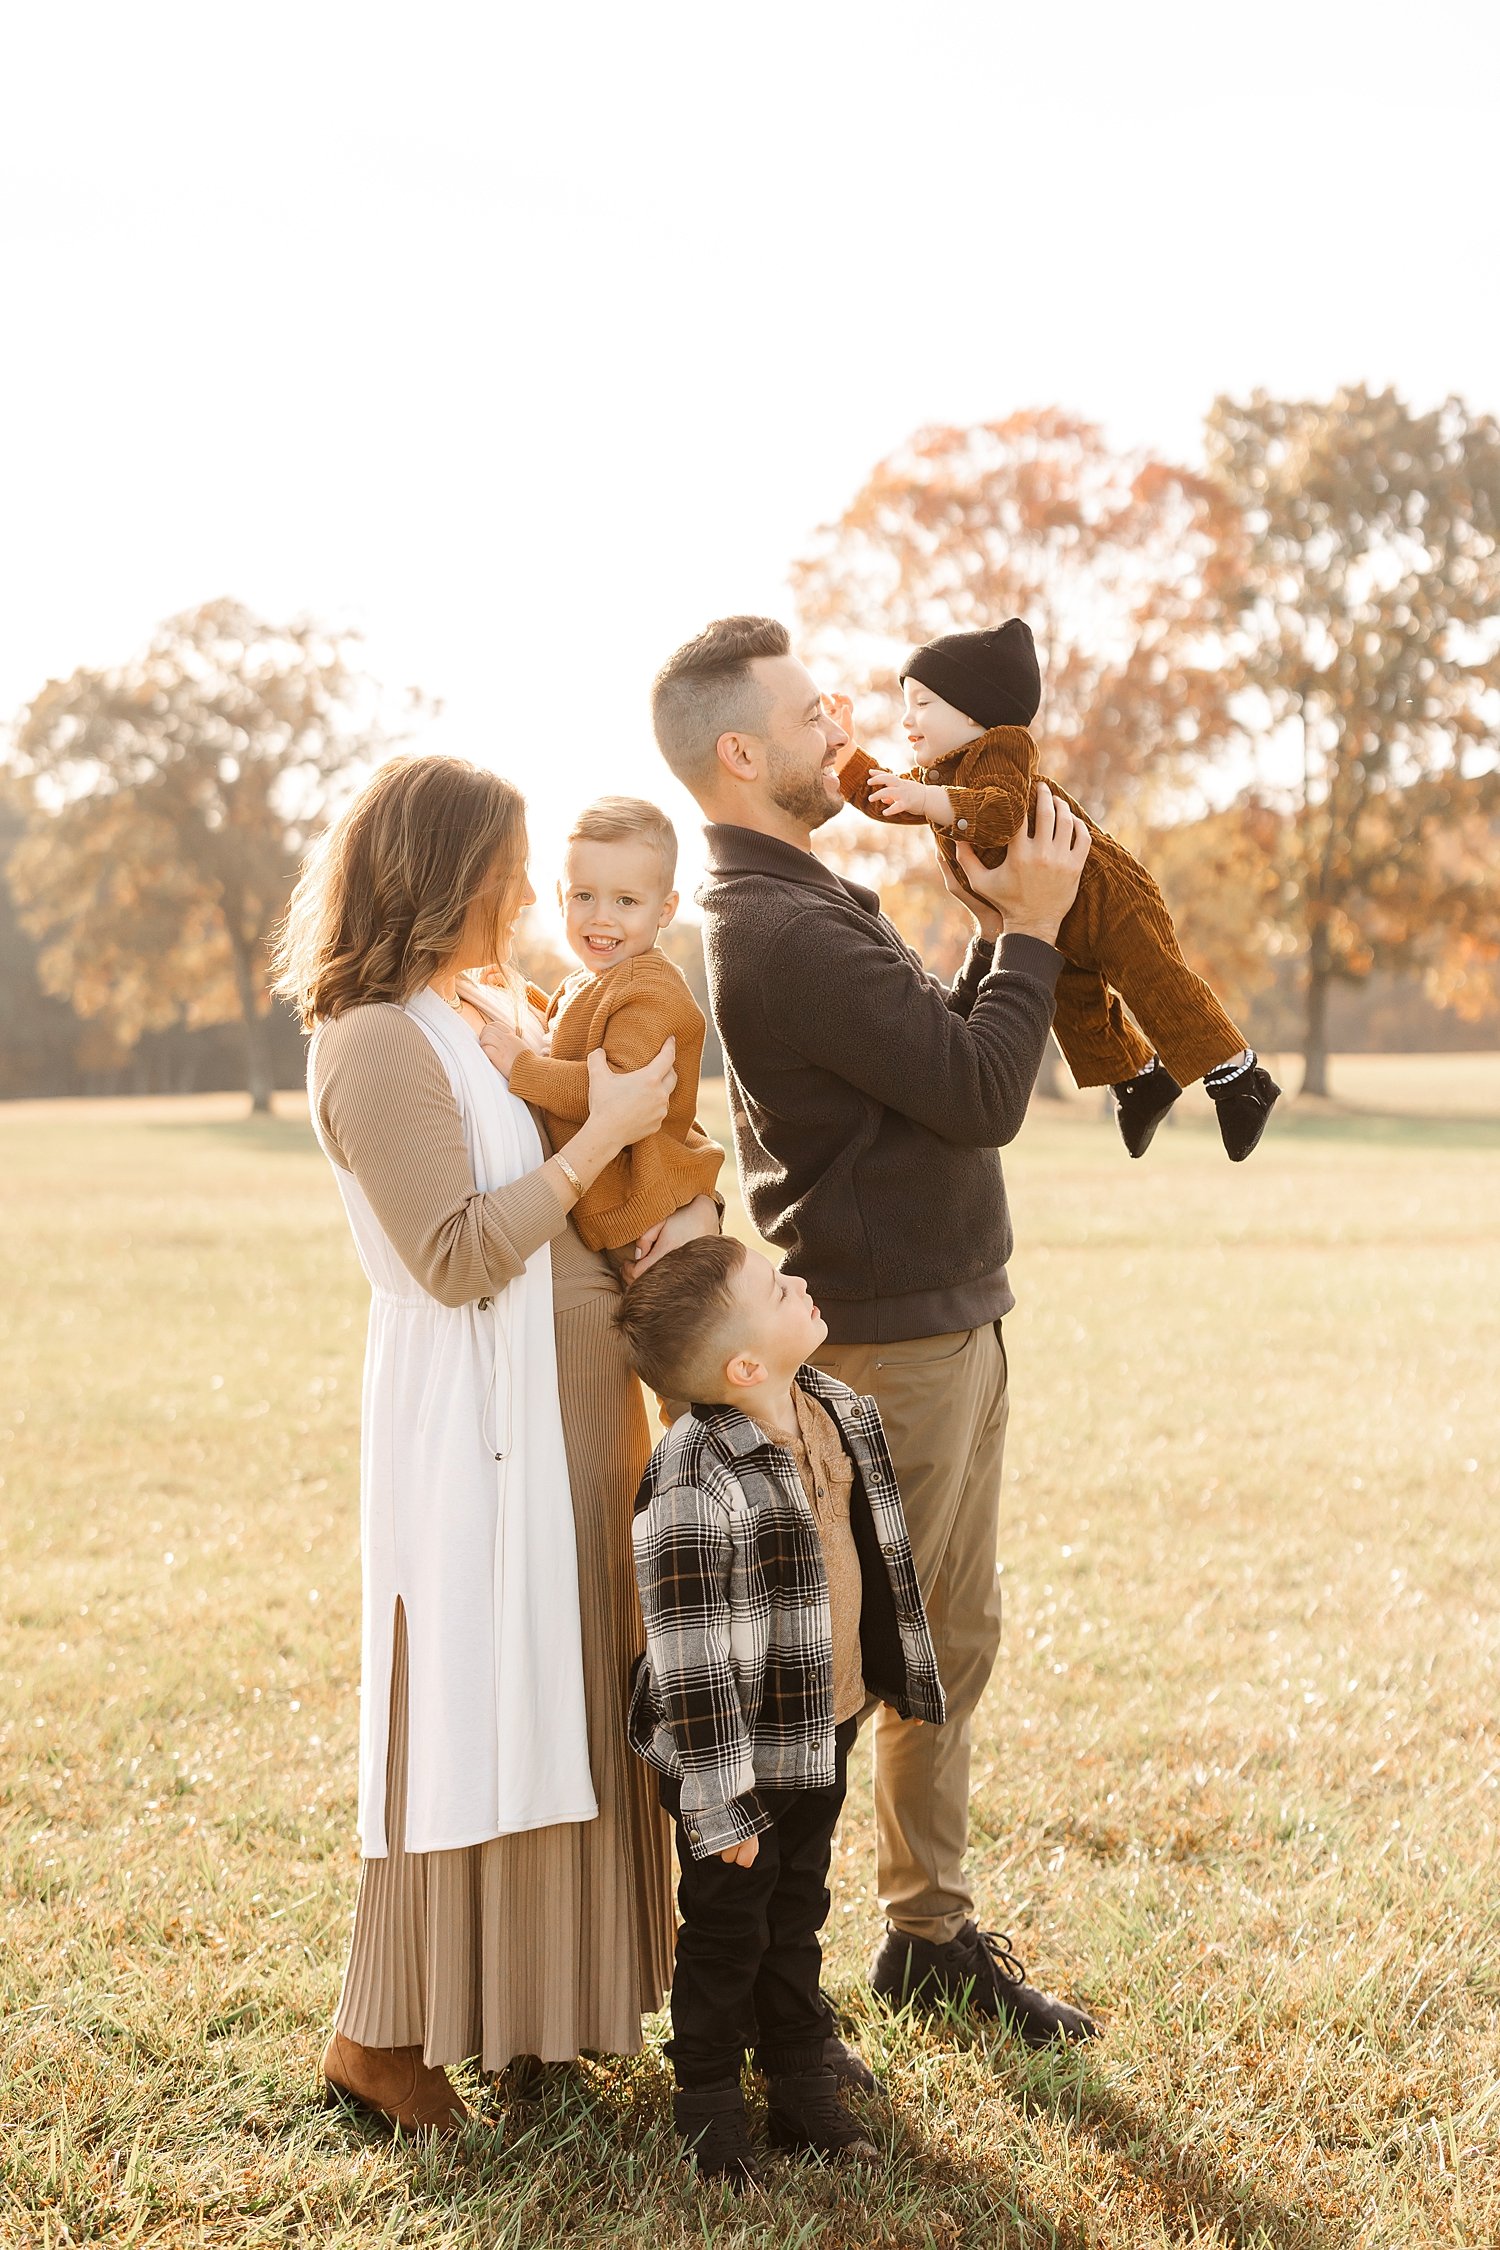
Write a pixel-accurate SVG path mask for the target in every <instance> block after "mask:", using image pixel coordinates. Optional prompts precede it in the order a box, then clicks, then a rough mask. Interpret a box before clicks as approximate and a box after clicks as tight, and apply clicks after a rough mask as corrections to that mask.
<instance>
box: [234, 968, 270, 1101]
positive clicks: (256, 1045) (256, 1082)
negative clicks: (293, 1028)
mask: <svg viewBox="0 0 1500 2250" xmlns="http://www.w3.org/2000/svg"><path fill="white" fill-rule="evenodd" d="M229 946H230V951H231V953H232V954H233V957H234V982H235V988H236V990H237V991H238V993H239V996H240V1014H241V1016H242V1017H243V1018H244V1023H245V1087H246V1091H247V1092H248V1093H249V1096H250V1110H251V1114H252V1115H253V1116H268V1115H269V1114H270V1108H271V1086H272V1071H271V1020H270V1017H269V1016H263V1015H262V1014H261V1012H260V1009H259V1007H258V1006H257V1004H256V1003H257V1002H258V1001H259V999H260V990H259V987H258V985H257V983H256V978H255V969H254V966H253V962H252V957H251V952H250V949H249V947H248V946H243V945H241V944H240V943H239V941H238V940H237V938H236V936H235V934H234V930H233V928H232V927H231V929H230V933H229Z"/></svg>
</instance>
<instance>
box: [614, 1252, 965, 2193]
mask: <svg viewBox="0 0 1500 2250" xmlns="http://www.w3.org/2000/svg"><path fill="white" fill-rule="evenodd" d="M619 1319H620V1325H621V1328H622V1329H623V1331H624V1335H625V1339H626V1342H627V1345H628V1347H629V1351H630V1355H631V1358H632V1360H633V1362H634V1364H635V1366H636V1369H637V1371H638V1372H639V1373H640V1375H641V1376H642V1378H643V1379H644V1380H645V1381H646V1382H647V1383H649V1384H651V1385H653V1386H654V1387H655V1388H656V1389H657V1390H658V1391H659V1392H660V1393H661V1394H662V1395H663V1396H664V1397H669V1398H688V1399H692V1400H694V1401H695V1402H696V1403H695V1404H694V1405H693V1407H692V1409H691V1411H690V1412H688V1413H685V1414H684V1415H682V1416H681V1418H680V1419H679V1420H678V1421H677V1422H675V1423H674V1424H673V1426H672V1428H671V1429H670V1430H669V1431H668V1433H667V1435H666V1436H665V1437H664V1438H663V1439H662V1441H661V1443H660V1444H659V1445H658V1446H657V1448H656V1451H655V1453H654V1454H653V1455H652V1457H651V1462H650V1465H649V1466H648V1468H647V1470H646V1474H645V1477H644V1479H643V1480H642V1483H641V1489H640V1493H639V1495H638V1497H637V1500H636V1515H635V1525H634V1541H635V1564H636V1577H637V1581H638V1583H639V1586H640V1593H641V1609H642V1612H643V1615H644V1617H645V1623H646V1654H645V1656H644V1657H643V1658H642V1659H641V1663H640V1665H639V1668H638V1670H637V1673H636V1679H635V1686H634V1691H633V1693H632V1696H631V1705H630V1738H631V1741H632V1742H633V1744H634V1745H635V1748H636V1749H637V1750H638V1751H639V1753H640V1755H641V1756H642V1757H643V1758H644V1759H645V1760H646V1761H647V1763H648V1764H650V1765H652V1766H654V1767H655V1768H656V1769H657V1771H658V1773H659V1774H660V1776H661V1779H660V1783H659V1787H660V1792H661V1801H662V1804H663V1805H664V1806H665V1808H666V1810H667V1811H668V1812H669V1813H670V1814H671V1815H672V1817H673V1819H674V1820H675V1822H676V1824H677V1856H678V1863H679V1866H680V1868H681V1883H680V1886H679V1889H678V1894H677V1897H678V1906H679V1910H680V1913H681V1917H682V1927H681V1929H680V1931H679V1932H678V1937H677V1965H676V1971H675V1974H674V1976H673V1980H672V2039H671V2044H670V2046H669V2047H668V2050H667V2051H668V2053H669V2054H670V2056H671V2058H672V2066H673V2069H674V2071H675V2073H676V2077H677V2094H676V2098H675V2114H676V2118H677V2123H678V2127H679V2130H680V2131H681V2133H682V2135H683V2138H684V2140H685V2141H686V2142H687V2144H688V2146H689V2147H690V2148H691V2149H692V2150H693V2151H694V2154H695V2156H696V2160H697V2164H698V2168H699V2170H700V2172H704V2173H707V2174H709V2175H712V2176H715V2177H720V2178H726V2179H728V2180H730V2181H731V2182H732V2183H733V2184H734V2185H735V2186H736V2188H742V2187H744V2186H746V2185H749V2184H752V2183H753V2182H754V2181H755V2180H757V2179H758V2178H759V2177H760V2165H759V2159H758V2156H757V2154H756V2151H755V2149H754V2147H753V2145H752V2143H751V2141H750V2138H749V2132H748V2126H747V2121H746V2115H745V2107H744V2101H743V2097H742V2095H741V2092H740V2071H741V2067H742V2065H743V2062H744V2059H745V2055H746V2052H747V2050H750V2049H753V2050H754V2052H755V2057H756V2060H757V2063H758V2064H759V2066H760V2067H761V2068H762V2069H763V2070H764V2071H765V2072H766V2074H767V2076H768V2078H769V2080H770V2089H769V2115H770V2137H771V2140H772V2143H773V2145H775V2146H776V2147H779V2148H784V2149H794V2150H801V2151H809V2152H816V2153H817V2154H819V2155H822V2156H825V2157H829V2158H834V2159H838V2158H843V2159H844V2160H846V2161H848V2160H853V2161H864V2162H869V2161H870V2160H872V2159H873V2158H874V2156H875V2153H876V2152H875V2149H874V2147H873V2145H872V2144H871V2142H870V2141H869V2140H868V2138H867V2137H866V2135H865V2134H864V2133H863V2132H862V2131H861V2129H860V2127H859V2126H858V2124H857V2123H856V2122H855V2120H854V2119H853V2118H852V2117H851V2116H850V2114H849V2112H848V2111H847V2110H846V2109H845V2108H844V2106H843V2103H842V2102H841V2100H840V2099H839V2095H838V2085H837V2081H836V2079H835V2075H834V2072H833V2069H832V2068H831V2067H830V2065H829V2062H828V2060H827V2048H828V2044H829V2042H828V2034H829V2029H830V2022H829V2013H828V2010H827V2007H826V2004H825V2003H824V2001H823V2000H822V1998H821V1996H820V1993H819V1985H818V1980H819V1973H820V1970H821V1966H822V1949H821V1947H820V1945H819V1942H818V1938H819V1932H820V1931H821V1929H822V1927H823V1923H824V1920H825V1919H826V1917H827V1913H828V1888H827V1882H828V1860H829V1850H830V1845H831V1842H832V1837H833V1830H834V1825H835V1823H836V1822H837V1820H838V1816H839V1810H840V1808H841V1806H842V1804H843V1801H844V1783H845V1763H846V1760H847V1757H848V1753H849V1746H850V1744H851V1743H852V1741H853V1740H854V1732H855V1725H856V1721H857V1719H858V1717H859V1714H860V1713H861V1712H862V1711H863V1710H864V1708H865V1707H866V1704H867V1702H868V1701H870V1700H871V1699H872V1698H874V1699H878V1700H880V1701H882V1702H886V1703H889V1704H891V1705H893V1706H894V1708H895V1709H896V1710H897V1711H899V1712H900V1714H901V1716H902V1717H903V1718H909V1719H925V1720H928V1721H931V1722H932V1723H934V1724H937V1723H940V1722H941V1720H942V1717H943V1691H942V1688H941V1686H940V1685H939V1681H938V1672H937V1660H936V1657H935V1656H934V1654H933V1648H932V1641H931V1638H930V1636H929V1634H928V1630H927V1620H926V1618H925V1616H924V1614H923V1610H922V1597H921V1594H920V1592H919V1590H918V1586H917V1577H916V1571H915V1568H914V1566H913V1563H912V1556H911V1548H910V1545H909V1543H908V1540H907V1535H906V1524H905V1521H904V1519H903V1516H902V1513H901V1495H900V1493H899V1492H898V1490H897V1488H896V1478H895V1472H894V1470H893V1469H892V1467H891V1457H890V1454H889V1452H888V1451H887V1448H886V1442H885V1433H884V1431H883V1430H882V1428H881V1423H880V1414H879V1411H878V1409H877V1407H876V1405H875V1402H874V1400H873V1399H869V1398H861V1397H859V1396H858V1395H857V1393H855V1392H854V1391H851V1390H850V1389H849V1387H848V1386H847V1384H844V1383H840V1382H838V1381H836V1380H835V1378H834V1377H833V1376H831V1375H824V1374H822V1373H820V1372H819V1370H818V1369H816V1368H814V1367H810V1366H808V1365H807V1364H806V1362H807V1361H808V1360H809V1359H810V1357H811V1355H812V1354H813V1352H815V1351H816V1350H817V1348H818V1346H819V1345H820V1344H821V1343H822V1342H823V1340H824V1338H825V1337H826V1336H827V1333H828V1329H827V1325H826V1323H825V1322H824V1321H823V1320H822V1319H821V1318H820V1316H819V1313H818V1308H817V1306H816V1305H815V1304H814V1303H813V1302H812V1300H811V1298H810V1297H809V1296H808V1294H807V1284H806V1283H805V1282H803V1281H800V1280H797V1279H795V1278H794V1277H792V1276H791V1275H788V1274H783V1273H779V1272H777V1270H776V1268H775V1267H774V1266H772V1265H771V1264H770V1263H769V1262H768V1261H767V1260H766V1259H765V1258H763V1257H760V1256H758V1255H757V1254H756V1253H755V1252H753V1251H749V1250H747V1249H746V1248H745V1246H744V1245H743V1243H740V1242H736V1241H733V1240H731V1239H730V1238H728V1237H724V1236H718V1237H709V1238H706V1239H701V1240H698V1241H695V1242H689V1243H685V1244H683V1245H682V1247H681V1248H680V1249H676V1250H673V1251H671V1252H669V1253H668V1255H667V1256H666V1257H664V1258H662V1259H661V1260H660V1261H659V1262H658V1263H657V1264H656V1265H655V1266H653V1267H651V1268H649V1269H648V1271H647V1272H646V1273H644V1274H643V1275H642V1276H641V1278H640V1279H639V1280H638V1281H637V1282H635V1283H633V1284H632V1286H631V1287H630V1289H628V1290H627V1291H626V1293H625V1296H624V1298H623V1300H622V1302H621V1306H620V1314H619Z"/></svg>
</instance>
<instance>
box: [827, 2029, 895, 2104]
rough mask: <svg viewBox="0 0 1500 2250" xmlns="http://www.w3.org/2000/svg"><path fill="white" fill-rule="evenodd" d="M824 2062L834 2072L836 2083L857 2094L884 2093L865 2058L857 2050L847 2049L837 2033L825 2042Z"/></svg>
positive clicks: (831, 2033)
mask: <svg viewBox="0 0 1500 2250" xmlns="http://www.w3.org/2000/svg"><path fill="white" fill-rule="evenodd" d="M823 2061H824V2063H825V2065H826V2066H827V2068H828V2069H829V2070H831V2071H832V2072H833V2076H834V2083H835V2084H836V2085H839V2086H848V2087H849V2088H851V2089H852V2091H853V2092H854V2093H856V2094H878V2093H880V2092H881V2091H882V2088H881V2084H880V2080H879V2079H878V2078H877V2077H876V2075H875V2073H874V2071H873V2070H871V2068H870V2066H869V2064H868V2063H867V2062H866V2061H865V2058H864V2056H863V2055H862V2054H860V2053H859V2052H858V2051H857V2049H855V2048H853V2047H846V2046H845V2044H844V2042H843V2040H842V2039H841V2038H840V2037H839V2035H838V2033H837V2032H836V2031H834V2032H830V2033H829V2035H828V2037H827V2038H826V2039H825V2040H824V2042H823Z"/></svg>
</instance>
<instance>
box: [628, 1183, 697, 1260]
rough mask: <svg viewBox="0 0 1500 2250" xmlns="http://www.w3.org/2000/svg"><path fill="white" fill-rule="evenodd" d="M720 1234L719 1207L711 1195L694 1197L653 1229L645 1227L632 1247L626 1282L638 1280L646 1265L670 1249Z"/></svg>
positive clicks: (663, 1255) (662, 1256) (661, 1256)
mask: <svg viewBox="0 0 1500 2250" xmlns="http://www.w3.org/2000/svg"><path fill="white" fill-rule="evenodd" d="M718 1232H719V1206H718V1205H717V1203H715V1201H714V1199H713V1197H712V1196H711V1195H695V1196H694V1197H693V1200H692V1202H691V1203H684V1204H682V1205H680V1206H679V1208H678V1209H677V1210H675V1211H673V1212H671V1213H669V1214H668V1216H667V1217H666V1218H665V1219H662V1220H660V1221H659V1222H658V1224H657V1225H656V1226H654V1227H647V1229H646V1231H645V1233H644V1234H643V1235H642V1236H641V1239H640V1241H639V1242H638V1243H637V1244H636V1246H635V1263H634V1264H633V1265H632V1266H631V1269H630V1272H629V1274H628V1276H627V1279H628V1280H630V1281H638V1280H639V1279H640V1277H641V1275H642V1274H643V1273H644V1272H645V1271H646V1268H647V1267H648V1266H654V1265H655V1263H656V1261H657V1259H658V1258H664V1257H665V1256H666V1254H667V1252H668V1251H669V1250H676V1249H679V1248H680V1247H681V1245H682V1244H683V1243H684V1242H696V1241H697V1239H698V1237H699V1235H703V1234H717V1233H718Z"/></svg>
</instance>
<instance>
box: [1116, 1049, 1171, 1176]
mask: <svg viewBox="0 0 1500 2250" xmlns="http://www.w3.org/2000/svg"><path fill="white" fill-rule="evenodd" d="M1110 1092H1111V1093H1112V1094H1113V1095H1114V1097H1115V1123H1116V1124H1117V1125H1118V1126H1119V1128H1120V1138H1121V1140H1122V1141H1123V1142H1124V1143H1125V1146H1126V1147H1127V1148H1128V1149H1129V1151H1130V1153H1131V1155H1132V1156H1144V1155H1145V1153H1146V1151H1147V1149H1148V1148H1149V1147H1150V1146H1151V1138H1152V1135H1153V1134H1154V1133H1155V1131H1156V1128H1157V1126H1158V1125H1159V1124H1160V1123H1161V1121H1162V1119H1163V1118H1164V1117H1165V1116H1166V1114H1167V1111H1168V1110H1169V1109H1170V1108H1171V1106H1172V1104H1173V1102H1175V1101H1176V1099H1177V1097H1178V1095H1179V1094H1180V1093H1181V1092H1182V1088H1181V1087H1180V1086H1179V1085H1178V1083H1177V1081H1176V1079H1175V1078H1174V1077H1173V1076H1172V1073H1171V1072H1170V1070H1168V1068H1167V1066H1166V1064H1165V1063H1158V1064H1157V1065H1156V1067H1155V1069H1154V1070H1141V1071H1137V1073H1136V1075H1135V1077H1134V1078H1127V1079H1126V1080H1125V1081H1124V1083H1123V1085H1119V1086H1111V1088H1110Z"/></svg>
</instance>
